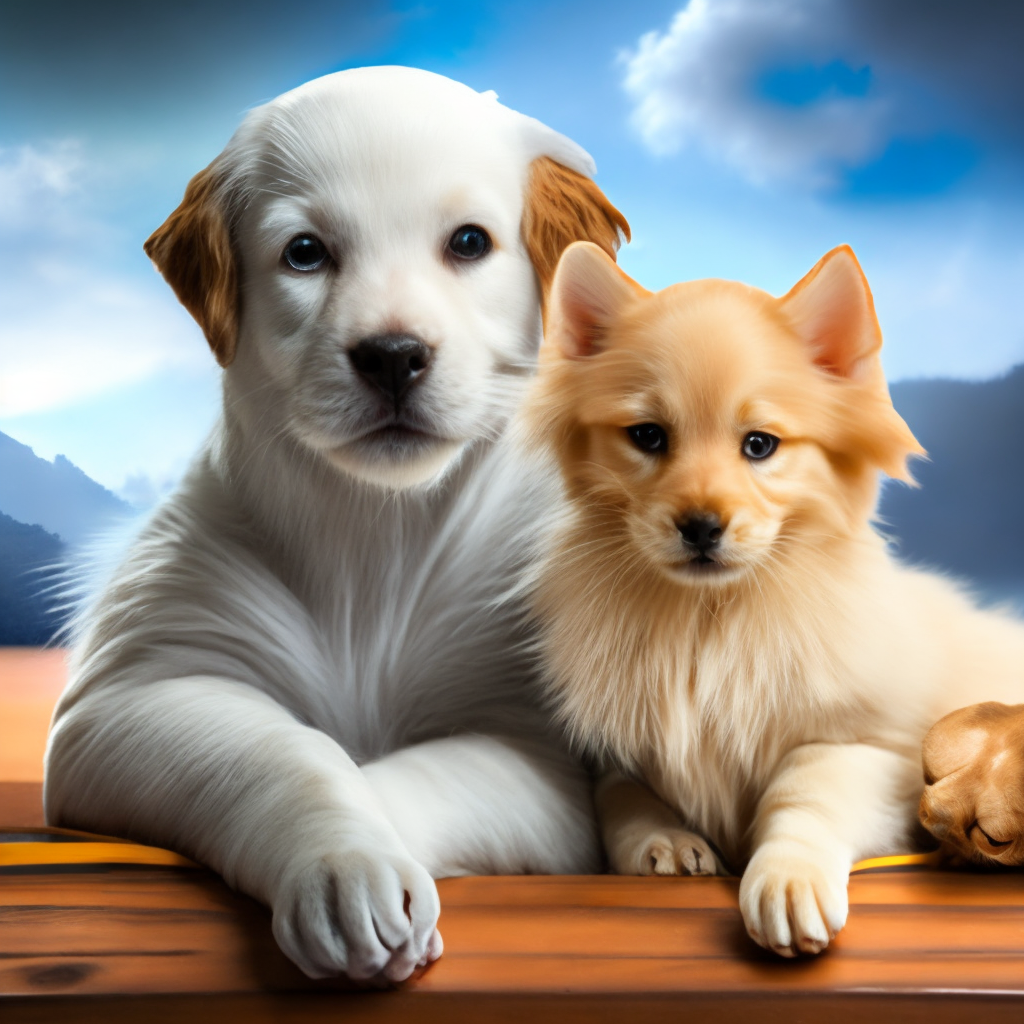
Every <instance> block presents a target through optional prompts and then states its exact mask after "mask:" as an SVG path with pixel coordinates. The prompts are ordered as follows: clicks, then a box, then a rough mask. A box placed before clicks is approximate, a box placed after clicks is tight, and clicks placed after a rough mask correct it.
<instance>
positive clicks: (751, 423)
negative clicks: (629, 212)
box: [526, 243, 1024, 956]
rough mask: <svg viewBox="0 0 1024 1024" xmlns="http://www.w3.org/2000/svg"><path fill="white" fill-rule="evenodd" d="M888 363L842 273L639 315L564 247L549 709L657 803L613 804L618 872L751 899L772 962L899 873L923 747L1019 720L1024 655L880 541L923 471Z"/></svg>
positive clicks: (546, 360)
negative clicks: (928, 736) (938, 734)
mask: <svg viewBox="0 0 1024 1024" xmlns="http://www.w3.org/2000/svg"><path fill="white" fill-rule="evenodd" d="M880 347H881V333H880V330H879V327H878V322H877V319H876V317H875V312H874V306H873V302H872V298H871V293H870V291H869V289H868V285H867V282H866V280H865V278H864V275H863V273H862V272H861V269H860V267H859V265H858V263H857V260H856V258H855V257H854V255H853V253H852V252H851V250H850V249H849V248H847V247H840V248H838V249H835V250H833V251H832V252H830V253H829V254H828V255H827V256H825V258H824V259H822V260H821V262H820V263H818V265H817V266H816V267H814V269H813V270H812V271H811V272H810V273H809V274H808V275H807V276H806V277H805V278H804V279H803V280H802V281H801V282H800V283H799V284H797V285H796V287H795V288H793V289H792V290H791V291H790V292H789V293H788V294H787V295H785V296H783V297H782V298H781V299H775V298H773V297H771V296H770V295H767V294H765V293H764V292H761V291H757V290H756V289H753V288H749V287H747V286H745V285H742V284H736V283H730V282H725V281H697V282H693V283H689V284H680V285H676V286H674V287H671V288H668V289H666V290H664V291H662V292H659V293H657V294H651V293H649V292H647V291H645V290H644V289H643V288H641V287H640V286H639V285H637V284H636V283H635V282H633V281H631V280H630V279H629V278H628V277H626V276H625V275H624V274H623V273H622V272H621V271H620V270H618V269H617V268H616V267H615V265H614V264H613V263H612V261H611V260H610V259H608V258H607V257H606V256H605V255H604V254H603V253H602V252H601V251H600V250H599V249H598V248H597V247H595V246H593V245H588V244H585V243H584V244H577V245H573V246H571V247H570V248H569V249H568V250H567V251H566V253H565V255H564V256H563V258H562V261H561V263H560V265H559V268H558V270H557V272H556V275H555V281H554V284H553V289H552V297H551V313H550V320H549V331H548V339H547V341H546V342H545V346H544V350H543V352H542V369H541V374H540V378H539V380H538V382H537V384H536V388H535V391H534V392H533V394H532V397H531V399H530V400H529V402H528V405H527V409H526V424H527V427H528V429H529V430H530V432H531V435H532V436H533V437H534V438H535V439H536V440H537V441H538V442H539V443H541V444H542V445H543V446H545V447H546V448H548V449H549V450H550V451H552V452H553V453H554V454H555V456H556V457H557V459H558V461H559V463H560V466H561V469H562V472H563V476H564V479H565V483H566V487H567V494H568V500H569V503H568V510H567V514H566V516H565V517H564V519H563V521H562V522H561V523H560V525H559V526H558V527H557V528H556V529H555V531H554V534H553V536H552V537H551V538H550V544H549V547H548V550H547V554H546V557H545V559H544V560H543V561H542V564H541V567H540V568H539V570H538V575H537V579H536V580H535V584H536V589H535V602H534V604H535V610H536V612H537V614H538V616H539V618H540V619H541V625H542V635H543V639H542V651H543V654H544V656H545V658H546V661H547V667H548V679H549V682H550V686H551V688H552V691H553V693H554V695H555V697H556V699H557V702H558V704H559V706H560V708H561V712H562V715H563V718H564V721H565V723H566V724H567V726H568V728H569V730H570V732H571V734H572V736H573V737H574V738H575V740H576V741H577V742H578V743H579V744H581V745H583V746H585V747H587V748H589V749H590V750H591V751H594V752H596V753H597V754H598V755H600V756H603V757H604V759H605V762H606V764H607V766H608V767H609V768H610V769H618V770H620V771H622V772H624V773H625V774H626V775H629V776H633V777H634V778H642V779H643V780H644V781H645V782H646V783H647V785H648V786H649V787H650V789H651V790H653V791H654V793H656V794H657V798H656V797H655V796H654V795H653V794H652V793H651V792H650V790H647V789H643V788H641V787H639V786H638V784H637V783H636V782H633V781H630V780H628V779H626V778H624V777H623V776H622V775H615V774H609V775H608V776H607V777H606V778H605V779H604V781H603V782H602V784H601V786H600V788H599V793H598V797H599V810H600V811H601V813H602V815H603V829H604V835H605V839H606V845H607V848H608V853H609V857H610V860H611V863H612V866H613V867H614V868H615V870H617V871H620V872H639V873H649V872H652V871H656V872H659V873H700V874H707V873H712V872H715V871H719V870H722V869H723V868H726V867H727V868H729V869H731V870H734V871H742V872H743V881H742V884H741V887H740V903H741V909H742V912H743V917H744V920H745V922H746V926H747V929H748V931H749V932H750V934H751V936H752V937H753V938H754V939H755V940H756V941H757V942H759V943H760V944H761V945H763V946H766V947H768V948H771V949H773V950H775V951H777V952H779V953H781V954H783V955H787V956H792V955H794V954H796V953H797V952H818V951H820V950H822V949H823V948H825V946H827V945H828V943H829V941H830V939H831V938H832V937H833V936H834V935H835V933H836V932H838V931H839V929H840V928H841V927H842V926H843V924H844V923H845V920H846V915H847V897H846V882H847V876H848V873H849V869H850V866H851V864H852V863H853V862H854V861H856V860H858V859H860V858H862V857H867V856H872V855H881V854H885V853H892V852H896V851H900V850H903V849H905V848H906V846H907V844H908V842H909V841H910V835H911V831H912V828H913V826H914V818H915V813H914V812H915V809H916V806H917V802H918V798H919V796H920V793H921V754H920V751H921V741H922V738H923V737H924V735H925V732H926V731H927V728H928V726H929V725H931V723H933V722H934V721H935V720H936V719H937V718H938V717H939V716H940V715H943V714H946V713H948V712H949V711H951V710H952V709H954V708H957V707H961V706H963V705H966V704H969V703H972V702H974V701H977V700H978V699H979V698H985V697H989V698H994V699H999V700H1005V699H1012V700H1021V699H1024V628H1022V626H1021V625H1020V624H1019V623H1017V622H1014V621H1012V620H1011V619H1009V618H1006V617H1003V616H1000V615H997V614H994V613H985V612H981V611H978V610H977V609H975V608H974V607H973V606H972V605H971V604H970V602H969V601H968V600H967V599H966V598H965V597H964V596H963V595H962V594H961V593H960V592H959V591H958V590H957V589H956V587H954V586H953V585H951V584H950V583H949V582H947V581H946V580H944V579H942V578H940V577H938V576H935V575H929V574H927V573H923V572H918V571H914V570H911V569H908V568H906V567H903V566H901V565H899V564H898V563H897V562H895V561H894V560H893V559H892V558H891V557H890V555H889V553H888V551H887V550H886V543H885V540H884V539H883V538H882V537H881V536H880V535H879V534H878V533H877V532H876V531H875V530H874V529H873V528H872V524H871V517H872V514H873V511H874V508H875V502H876V498H877V494H878V474H879V470H882V471H884V472H886V473H888V474H890V475H891V476H895V477H899V478H903V479H907V477H908V474H907V469H906V461H907V458H908V457H909V456H913V455H919V454H921V453H922V450H921V448H920V446H919V445H918V444H917V442H916V441H915V440H914V437H913V435H912V434H911V432H910V430H909V429H908V428H907V426H906V424H905V423H904V422H903V420H902V419H900V417H899V416H898V415H897V413H896V412H895V410H894V409H893V407H892V403H891V401H890V399H889V394H888V389H887V387H886V383H885V379H884V377H883V374H882V368H881V364H880V361H879V349H880ZM986 831H987V829H986ZM990 834H991V835H994V836H997V838H1002V837H999V836H998V835H997V833H990ZM711 844H713V845H711ZM716 851H717V852H718V853H719V854H720V855H721V860H719V857H717V856H716Z"/></svg>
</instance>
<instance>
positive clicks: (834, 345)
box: [778, 245, 924, 482]
mask: <svg viewBox="0 0 1024 1024" xmlns="http://www.w3.org/2000/svg"><path fill="white" fill-rule="evenodd" d="M778 308H779V311H780V312H781V313H782V316H783V318H784V319H785V321H786V322H787V323H788V325H789V327H790V328H791V329H792V330H793V332H794V333H795V334H796V335H797V337H798V338H799V339H800V340H801V341H802V342H803V343H804V344H805V345H806V346H807V349H808V351H809V352H810V355H811V358H812V360H813V361H814V363H815V364H816V365H817V366H819V367H821V368H822V369H823V370H825V371H827V372H828V373H829V374H830V375H831V376H832V377H835V378H838V379H839V380H841V381H843V382H846V383H847V384H848V385H849V387H847V388H845V389H844V391H843V396H844V404H843V410H842V412H841V413H839V414H838V415H839V418H843V419H845V420H846V423H845V426H846V427H847V428H849V429H848V430H847V431H845V432H846V433H849V434H853V433H856V441H857V444H858V446H859V447H860V448H861V450H862V451H863V452H864V454H865V455H867V456H868V457H869V458H870V459H871V460H872V461H873V462H874V464H875V465H877V466H878V467H879V468H880V469H882V470H884V471H885V472H886V473H888V474H889V475H890V476H893V477H897V478H900V479H903V480H907V481H908V482H910V481H911V480H912V478H911V476H910V473H909V471H908V469H907V459H908V458H909V457H910V456H912V455H923V454H924V449H923V448H922V447H921V445H920V444H918V442H917V439H916V438H915V437H914V435H913V434H912V433H911V431H910V428H909V427H908V426H907V425H906V423H904V422H903V420H902V418H901V417H900V416H899V414H898V413H897V412H896V410H895V409H894V408H893V406H892V399H891V398H890V397H889V388H888V385H887V384H886V382H885V373H884V371H883V370H882V360H881V355H880V353H881V349H882V329H881V327H880V326H879V323H878V317H877V315H876V314H875V302H874V299H873V298H872V295H871V289H870V287H869V286H868V281H867V278H866V277H865V276H864V271H863V270H861V266H860V263H858V261H857V257H856V256H855V255H854V254H853V250H852V249H851V248H850V247H849V246H848V245H840V246H837V247H836V248H835V249H833V250H832V251H831V252H829V253H826V254H825V255H824V256H823V257H822V258H821V259H820V260H819V261H818V262H817V263H816V264H815V265H814V267H813V268H812V269H811V271H810V273H808V274H806V275H805V276H804V277H803V278H802V279H801V280H800V281H799V282H798V283H797V284H796V285H795V286H794V287H793V288H791V289H790V291H789V292H787V293H786V294H785V295H784V296H783V297H782V298H781V299H779V300H778Z"/></svg>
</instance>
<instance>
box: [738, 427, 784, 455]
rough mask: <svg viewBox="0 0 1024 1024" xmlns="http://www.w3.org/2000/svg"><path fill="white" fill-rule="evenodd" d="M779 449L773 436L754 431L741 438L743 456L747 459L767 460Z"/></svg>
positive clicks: (776, 439)
mask: <svg viewBox="0 0 1024 1024" xmlns="http://www.w3.org/2000/svg"><path fill="white" fill-rule="evenodd" d="M778 447H779V439H778V438H777V437H776V436H775V435H774V434H765V433H763V432H762V431H759V430H755V431H753V432H752V433H750V434H747V436H746V437H745V438H743V454H744V455H746V457H747V458H748V459H754V460H757V459H767V458H768V456H769V455H773V454H774V453H775V449H776V448H778Z"/></svg>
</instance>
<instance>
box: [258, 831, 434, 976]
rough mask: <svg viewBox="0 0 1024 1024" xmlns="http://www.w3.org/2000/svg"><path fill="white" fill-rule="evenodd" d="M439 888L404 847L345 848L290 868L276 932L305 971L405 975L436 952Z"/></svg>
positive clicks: (280, 897)
mask: <svg viewBox="0 0 1024 1024" xmlns="http://www.w3.org/2000/svg"><path fill="white" fill-rule="evenodd" d="M440 909H441V908H440V902H439V900H438V897H437V887H436V886H435V885H434V880H433V879H432V878H431V877H430V875H429V874H427V872H426V870H425V869H424V868H423V867H422V866H421V865H419V864H418V863H416V861H414V860H412V859H411V858H410V857H408V856H405V855H403V854H397V855H396V854H394V853H387V852H382V851H379V850H360V849H356V850H353V849H349V850H346V851H338V852H332V853H329V854H326V855H325V856H323V857H320V858H319V859H318V860H315V861H313V862H312V863H311V864H307V865H305V866H303V867H302V868H300V869H298V870H296V871H294V872H293V873H291V874H290V875H288V876H287V877H286V879H285V881H284V883H283V884H282V885H281V887H280V888H279V890H278V893H277V896H276V898H275V900H274V907H273V911H274V922H273V929H274V937H275V938H276V939H277V942H278V945H279V946H280V947H281V949H282V950H283V951H284V952H285V954H286V955H287V956H288V957H290V958H291V959H292V960H293V961H294V962H295V963H296V964H298V966H299V967H301V968H302V970H303V971H304V972H305V973H306V974H308V975H309V976H310V977H311V978H326V977H329V976H331V975H336V974H347V975H348V976H349V977H350V978H352V979H354V980H356V981H365V980H368V979H372V978H379V979H380V980H381V981H385V982H387V981H390V982H397V981H404V980H405V979H406V978H408V977H409V975H411V974H412V973H413V971H415V970H416V968H417V967H423V966H425V965H426V964H428V963H430V962H431V961H433V960H436V959H437V958H438V957H439V956H440V955H441V950H442V943H441V935H440V933H439V932H438V931H437V918H438V914H439V913H440Z"/></svg>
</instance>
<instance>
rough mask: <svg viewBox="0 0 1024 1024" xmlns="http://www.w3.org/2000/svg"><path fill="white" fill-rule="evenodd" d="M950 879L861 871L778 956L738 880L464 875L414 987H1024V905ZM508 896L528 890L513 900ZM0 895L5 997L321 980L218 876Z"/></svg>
mask: <svg viewBox="0 0 1024 1024" xmlns="http://www.w3.org/2000/svg"><path fill="white" fill-rule="evenodd" d="M955 880H956V881H957V883H958V884H957V885H956V886H955V887H954V895H955V897H956V902H954V903H952V904H940V905H934V906H931V905H926V904H922V903H920V902H919V901H918V902H915V901H914V899H913V897H914V894H915V888H914V885H913V883H912V882H911V881H908V879H907V878H906V877H904V876H889V877H879V876H872V877H871V878H869V879H868V878H865V879H858V878H855V879H853V881H852V882H851V894H852V895H853V897H854V909H853V912H852V914H851V919H850V923H849V925H848V927H847V929H846V930H845V931H844V932H843V934H842V935H841V936H840V938H839V940H838V941H837V943H836V947H835V948H834V949H833V950H832V951H830V952H829V953H827V954H826V955H824V956H822V957H818V958H801V959H799V960H797V961H782V960H780V959H778V958H776V957H774V956H772V955H771V954H768V953H765V952H763V951H761V950H759V949H757V947H755V946H754V945H753V944H752V943H751V942H750V941H749V939H748V938H747V937H746V935H745V934H744V931H743V927H742V922H741V920H740V916H739V911H738V909H737V906H736V887H737V883H736V882H735V880H729V879H685V880H677V879H659V878H649V879H640V878H634V879H623V878H618V879H595V878H586V879H575V878H568V879H550V878H532V877H526V878H516V879H508V878H495V879H489V878H473V879H451V880H447V881H442V882H441V883H440V886H439V888H440V892H441V902H442V907H443V910H442V916H441V930H442V934H443V935H444V937H445V944H446V952H445V956H444V957H443V958H442V960H441V961H440V962H439V963H438V964H436V965H435V966H434V967H433V968H432V969H430V970H429V971H427V972H425V974H424V975H423V976H422V977H421V978H420V979H418V980H417V981H416V982H415V983H413V985H412V987H414V988H416V989H417V990H419V991H422V992H424V993H447V994H457V993H460V992H461V993H466V994H468V993H477V994H482V993H495V992H520V993H536V994H544V993H548V994H554V993H563V994H564V993H570V992H572V993H578V994H580V995H586V994H587V993H590V994H594V993H606V994H616V993H617V994H620V995H622V994H630V993H632V994H637V995H639V994H642V993H644V992H649V993H653V992H660V993H663V994H671V993H677V994H678V993H683V992H690V993H704V994H705V995H709V996H710V995H718V996H722V997H724V996H727V995H739V994H743V993H746V994H747V995H753V994H756V993H759V992H760V993H768V992H776V991H791V992H799V991H813V992H819V993H825V992H837V991H843V990H856V989H860V990H865V989H866V990H871V989H875V990H884V991H889V992H891V993H924V992H929V991H931V992H936V991H940V990H960V991H968V990H970V991H990V992H992V993H994V994H995V993H999V992H1002V993H1004V994H1005V993H1016V994H1019V995H1020V996H1022V997H1024V900H1020V899H1019V898H1018V899H1017V901H1016V902H1015V903H1010V904H999V905H996V904H993V903H992V902H991V898H990V894H988V893H986V892H985V891H984V890H985V889H986V883H987V882H989V881H992V879H989V878H985V877H982V876H972V875H964V876H956V877H955ZM602 883H610V884H609V885H608V886H607V889H608V890H609V891H610V892H613V893H614V894H615V897H616V898H615V899H614V900H606V901H605V902H604V904H603V905H598V906H595V905H587V904H586V902H585V898H584V897H585V894H586V893H587V892H593V891H595V890H596V891H601V890H602ZM862 885H863V888H864V889H865V890H866V891H865V892H864V893H861V892H860V891H859V890H860V889H861V888H862ZM945 888H946V889H947V890H948V889H949V886H946V887H945ZM513 892H515V893H519V894H520V895H521V896H522V897H523V899H522V900H510V899H509V898H508V897H509V895H510V893H513ZM541 894H543V902H542V901H541V899H540V895H541ZM687 896H689V903H690V905H689V906H686V905H684V904H685V902H686V900H685V897H687ZM862 896H863V897H867V896H870V902H869V901H868V900H867V899H865V898H862ZM0 902H2V905H3V906H2V908H0V992H2V993H5V994H8V995H29V994H33V993H53V994H56V993H66V994H70V993H91V994H115V993H143V992H151V993H159V992H164V993H166V992H194V991H202V992H245V991H250V992H251V991H282V990H296V989H310V988H315V987H317V984H319V983H312V982H309V981H308V980H307V979H305V978H304V977H303V976H302V975H301V974H300V973H299V972H298V971H297V970H296V969H295V968H294V967H292V965H291V964H290V963H289V962H288V961H287V960H286V959H285V958H284V957H283V956H282V955H281V954H280V953H279V952H278V950H277V948H276V946H275V945H274V942H273V938H272V936H271V934H270V927H269V915H268V913H267V911H266V910H265V909H263V908H262V907H260V906H259V905H257V904H256V903H254V902H253V901H251V900H249V899H247V898H245V897H243V896H239V895H238V894H236V893H233V892H231V891H230V890H229V889H228V888H227V886H225V885H224V883H223V882H222V881H220V880H219V879H218V878H217V877H216V876H214V875H213V874H211V873H209V872H184V871H175V870H170V869H168V870H164V871H159V870H133V871H128V870H124V869H116V870H110V871H106V872H97V873H95V874H89V875H61V874H47V875H24V874H14V875H11V874H7V875H4V876H2V878H0Z"/></svg>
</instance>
